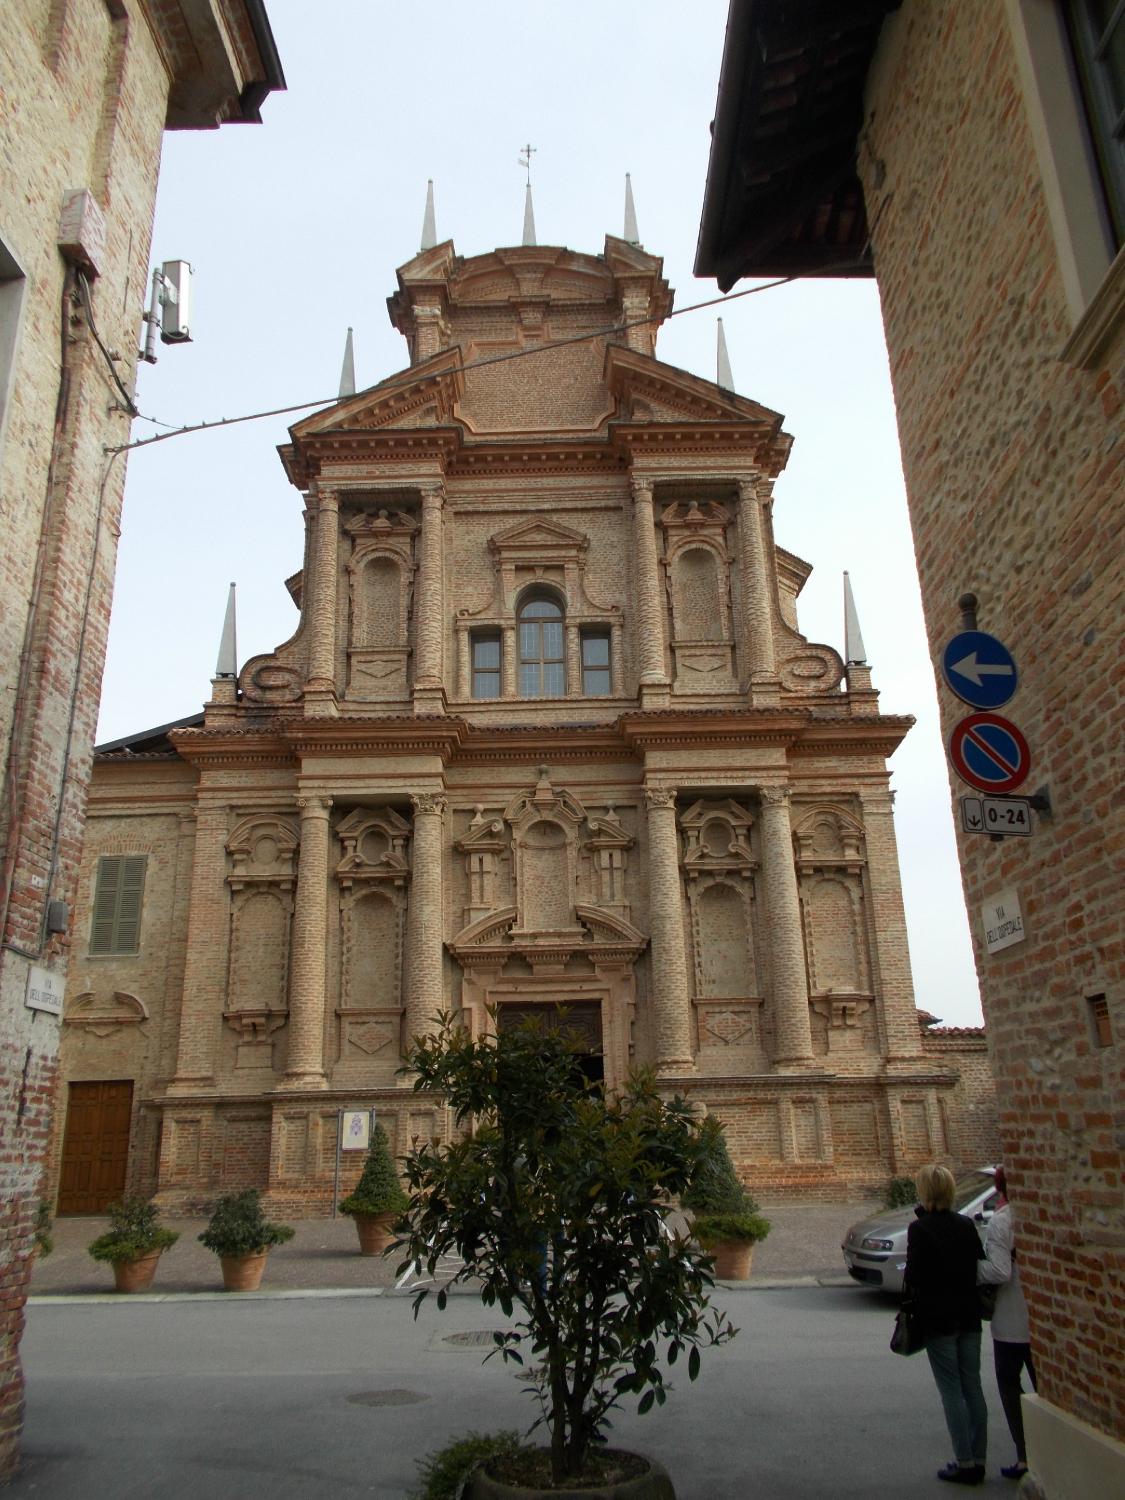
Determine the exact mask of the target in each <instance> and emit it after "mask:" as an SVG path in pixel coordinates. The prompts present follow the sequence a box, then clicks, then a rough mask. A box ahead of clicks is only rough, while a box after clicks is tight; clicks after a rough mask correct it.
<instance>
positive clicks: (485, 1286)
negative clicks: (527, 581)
mask: <svg viewBox="0 0 1125 1500" xmlns="http://www.w3.org/2000/svg"><path fill="white" fill-rule="evenodd" d="M494 1019H495V1018H494ZM576 1050H577V1044H576V1043H575V1042H574V1040H573V1039H572V1038H571V1037H570V1036H568V1035H565V1034H564V1033H562V1032H561V1031H559V1030H557V1029H554V1030H546V1031H545V1030H543V1029H540V1028H539V1027H537V1026H535V1025H533V1024H530V1023H527V1024H524V1025H523V1026H519V1027H516V1028H513V1029H511V1030H508V1029H505V1030H503V1031H499V1033H498V1034H496V1035H489V1036H484V1037H480V1038H478V1039H475V1040H474V1039H473V1038H472V1037H470V1036H469V1035H468V1034H467V1033H466V1032H464V1031H462V1030H460V1029H459V1028H458V1027H456V1026H455V1025H454V1023H453V1020H452V1018H451V1017H449V1016H443V1017H442V1018H441V1024H440V1029H439V1030H438V1032H437V1033H436V1034H434V1035H432V1036H429V1037H423V1038H416V1039H415V1042H414V1045H413V1047H412V1048H411V1050H410V1053H409V1055H408V1059H407V1067H408V1069H409V1070H410V1071H411V1072H412V1073H413V1074H414V1075H415V1076H414V1088H415V1089H416V1090H419V1091H421V1090H426V1091H432V1092H433V1093H434V1094H435V1095H441V1096H442V1097H443V1098H444V1100H445V1101H446V1102H447V1104H448V1105H449V1106H450V1107H451V1109H452V1111H453V1114H454V1117H455V1119H456V1121H457V1123H458V1125H459V1126H460V1127H462V1128H463V1129H464V1130H465V1134H463V1135H461V1136H459V1137H457V1138H455V1139H453V1140H452V1141H450V1142H449V1143H448V1144H445V1145H441V1144H437V1143H429V1144H418V1145H416V1146H415V1148H414V1150H413V1151H411V1153H410V1155H409V1156H407V1157H406V1158H405V1167H406V1177H407V1182H408V1186H409V1190H410V1203H409V1207H408V1209H407V1212H406V1215H405V1218H404V1239H403V1241H402V1242H401V1243H402V1244H403V1245H404V1246H405V1248H406V1251H407V1259H406V1261H405V1262H404V1263H403V1265H402V1267H401V1269H402V1270H405V1269H406V1268H407V1267H408V1266H411V1265H413V1266H415V1267H416V1268H419V1269H420V1268H421V1267H422V1266H425V1267H426V1269H427V1271H428V1273H429V1275H430V1276H431V1277H432V1276H433V1275H434V1274H435V1272H436V1269H437V1265H438V1262H439V1260H440V1259H441V1258H442V1257H443V1256H446V1255H453V1256H455V1257H456V1258H457V1259H459V1260H460V1261H461V1267H460V1269H459V1270H458V1271H457V1273H456V1274H455V1275H454V1276H453V1277H452V1278H451V1281H450V1282H449V1283H447V1284H446V1286H444V1287H442V1288H441V1290H439V1291H438V1292H437V1304H438V1307H439V1308H443V1307H444V1306H445V1305H446V1300H447V1295H448V1290H449V1286H450V1285H456V1284H458V1283H471V1284H476V1285H479V1290H480V1296H481V1300H482V1302H483V1303H484V1304H485V1305H486V1306H489V1307H491V1306H495V1305H498V1306H499V1307H500V1309H501V1311H502V1312H503V1313H504V1315H505V1317H506V1318H508V1319H511V1320H512V1325H511V1326H510V1327H509V1328H507V1329H505V1330H504V1331H500V1332H496V1333H494V1335H493V1338H494V1347H493V1349H491V1350H490V1351H489V1355H486V1358H489V1357H491V1356H492V1355H499V1356H500V1357H501V1358H502V1359H504V1360H505V1361H511V1362H512V1363H513V1364H515V1365H517V1366H520V1367H521V1368H523V1369H524V1381H525V1384H526V1386H527V1388H528V1390H529V1392H530V1394H531V1395H532V1396H533V1397H534V1398H535V1400H536V1401H537V1403H538V1405H539V1412H540V1415H539V1417H538V1420H537V1421H536V1422H535V1423H534V1424H533V1427H539V1426H542V1427H544V1428H545V1429H546V1432H547V1435H548V1437H549V1446H548V1447H546V1448H534V1449H531V1450H526V1449H525V1450H521V1451H520V1452H518V1453H511V1454H506V1455H494V1456H492V1457H489V1458H486V1459H485V1460H484V1461H483V1463H481V1464H480V1465H479V1466H478V1467H477V1468H476V1469H475V1470H474V1473H473V1477H472V1479H471V1481H470V1484H469V1488H468V1489H467V1490H466V1494H467V1495H469V1496H472V1497H477V1500H481V1497H495V1496H505V1495H513V1494H515V1495H519V1496H521V1497H528V1496H532V1495H537V1494H540V1493H542V1494H554V1493H556V1491H557V1489H558V1487H559V1486H569V1485H573V1486H575V1487H578V1486H583V1488H582V1493H583V1494H584V1495H585V1494H587V1493H588V1494H589V1495H590V1496H591V1497H602V1496H613V1497H615V1500H625V1497H627V1496H628V1497H636V1500H642V1497H647V1500H669V1497H674V1491H673V1489H672V1485H671V1481H670V1479H669V1478H668V1475H667V1474H666V1472H665V1471H664V1470H663V1469H662V1468H661V1467H660V1466H659V1465H658V1464H655V1463H652V1462H650V1461H649V1460H647V1459H644V1458H641V1457H639V1456H637V1455H635V1454H626V1453H622V1452H620V1451H615V1450H612V1449H608V1448H606V1447H605V1446H604V1444H605V1441H606V1434H607V1429H608V1428H609V1426H610V1418H611V1413H612V1412H613V1411H614V1410H615V1409H617V1408H619V1407H620V1406H621V1404H622V1403H623V1402H624V1401H625V1400H626V1399H629V1398H634V1397H635V1398H636V1399H637V1402H638V1410H639V1411H641V1412H646V1411H648V1410H649V1409H650V1408H651V1407H652V1406H653V1405H654V1404H660V1405H662V1404H663V1402H664V1400H665V1397H666V1394H667V1389H668V1388H667V1386H666V1385H665V1381H664V1374H663V1370H662V1368H661V1365H662V1354H663V1355H665V1356H666V1359H667V1362H668V1363H669V1364H671V1363H673V1362H674V1361H675V1360H676V1359H677V1358H678V1357H679V1356H680V1355H684V1356H685V1363H686V1365H687V1373H688V1376H689V1378H690V1379H692V1380H694V1379H695V1377H696V1375H697V1374H698V1371H699V1364H700V1350H701V1348H705V1347H708V1346H711V1345H717V1344H722V1343H725V1342H726V1341H727V1340H728V1339H730V1338H732V1337H733V1336H734V1333H735V1331H736V1330H735V1329H734V1328H733V1327H732V1326H731V1324H730V1322H729V1321H728V1320H727V1319H726V1318H724V1317H722V1316H720V1315H719V1314H717V1313H715V1312H714V1311H712V1310H709V1303H708V1292H709V1290H710V1288H711V1286H712V1278H711V1275H710V1269H709V1261H708V1258H707V1257H706V1256H705V1255H704V1254H703V1253H702V1252H701V1251H700V1250H699V1249H698V1248H697V1247H696V1246H695V1245H694V1244H693V1243H692V1241H691V1240H690V1239H689V1238H688V1237H687V1236H686V1235H675V1234H671V1235H670V1234H668V1233H666V1232H665V1231H664V1227H663V1218H664V1213H665V1211H666V1210H667V1208H668V1207H669V1199H670V1197H671V1195H673V1194H677V1193H682V1192H683V1191H684V1190H685V1189H686V1188H687V1186H688V1183H689V1182H690V1181H691V1178H692V1174H693V1172H694V1171H695V1170H696V1168H697V1166H698V1164H699V1158H700V1151H701V1130H700V1125H699V1122H698V1121H697V1120H696V1119H695V1118H694V1116H693V1115H692V1113H691V1111H690V1110H689V1109H688V1107H687V1105H686V1104H685V1103H684V1101H683V1100H681V1099H679V1098H676V1099H673V1100H671V1101H670V1102H667V1101H665V1100H663V1099H662V1098H661V1097H660V1095H659V1094H658V1093H657V1091H656V1086H655V1082H654V1080H653V1078H652V1076H651V1074H647V1073H638V1074H635V1075H633V1076H632V1077H631V1078H630V1079H629V1080H628V1082H627V1083H626V1084H625V1086H624V1087H623V1089H622V1090H621V1092H620V1093H619V1094H618V1095H616V1096H615V1097H609V1096H607V1095H606V1094H605V1093H604V1092H603V1091H602V1090H601V1088H600V1087H598V1086H597V1085H594V1084H590V1083H588V1082H587V1081H586V1080H585V1079H584V1078H583V1076H582V1073H581V1070H580V1067H579V1065H578V1063H577V1059H576ZM429 1290H430V1289H429V1288H423V1290H422V1291H420V1292H419V1293H418V1295H417V1297H416V1298H415V1301H414V1310H415V1315H417V1312H418V1308H419V1307H420V1305H421V1303H422V1301H423V1299H424V1298H425V1297H426V1296H427V1295H428V1292H429ZM658 1341H659V1343H660V1344H661V1345H662V1346H663V1350H661V1349H659V1348H658ZM525 1358H526V1359H527V1361H528V1363H527V1365H526V1366H525V1364H524V1361H525ZM567 1493H570V1489H569V1488H568V1489H567Z"/></svg>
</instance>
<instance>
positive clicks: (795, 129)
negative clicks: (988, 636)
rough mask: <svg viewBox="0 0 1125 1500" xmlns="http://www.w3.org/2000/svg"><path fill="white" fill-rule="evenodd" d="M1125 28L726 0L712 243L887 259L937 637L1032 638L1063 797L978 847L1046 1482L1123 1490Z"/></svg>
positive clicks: (1013, 710)
mask: <svg viewBox="0 0 1125 1500" xmlns="http://www.w3.org/2000/svg"><path fill="white" fill-rule="evenodd" d="M884 17H886V19H885V20H884ZM1123 48H1125V10H1123V9H1122V7H1121V6H1119V5H1118V6H1113V5H1103V4H1098V3H1090V0H1004V3H1002V4H1001V3H999V0H905V3H902V4H901V5H899V4H895V3H893V0H877V3H871V4H841V5H834V6H827V5H823V4H819V3H816V0H808V3H805V4H801V3H797V4H794V3H786V4H781V3H778V0H735V3H734V4H732V6H731V12H730V21H729V26H728V32H727V43H726V52H725V56H724V62H723V72H722V79H721V83H720V91H719V103H718V107H717V110H716V120H715V125H714V147H713V150H712V158H711V165H710V168H709V174H708V183H707V194H706V204H705V208H704V216H703V224H702V228H701V235H700V254H699V259H698V261H697V266H696V269H697V271H699V272H700V273H701V274H707V275H714V276H716V277H717V278H718V279H719V282H720V285H722V286H723V287H727V286H730V285H731V284H733V282H734V281H735V280H737V279H738V278H739V277H740V276H761V275H777V274H786V273H796V274H809V275H831V274H836V273H843V274H857V273H862V272H864V271H866V272H867V273H870V272H871V270H872V269H873V270H874V272H875V274H876V275H877V276H878V281H879V290H880V295H881V299H882V305H883V315H884V322H885V327H886V335H887V345H888V349H889V352H890V361H891V374H892V379H893V383H894V391H895V400H896V404H897V408H898V421H899V432H900V437H901V442H902V455H903V465H904V469H905V474H906V483H907V493H908V498H909V503H910V513H911V519H912V522H913V527H914V536H915V544H916V548H917V556H918V569H919V576H920V579H921V586H922V599H923V605H924V608H925V613H926V621H927V629H928V633H929V638H930V641H931V645H932V647H933V654H934V660H935V663H937V662H940V660H941V654H942V652H943V650H944V647H945V644H946V642H947V641H948V640H949V639H950V637H951V636H953V635H954V634H955V633H956V632H957V631H958V629H959V628H960V623H961V615H960V611H959V606H958V600H959V596H961V595H962V594H963V593H967V592H968V593H972V594H974V595H975V596H976V599H977V621H978V624H979V627H980V628H981V629H982V630H984V631H989V632H991V633H992V634H994V635H995V636H998V637H999V638H1000V639H1001V640H1002V641H1003V642H1005V643H1006V645H1007V646H1008V647H1009V648H1010V649H1011V650H1012V651H1013V652H1014V653H1015V657H1016V662H1017V665H1018V668H1019V673H1020V680H1019V687H1018V691H1017V692H1016V693H1015V696H1014V697H1013V698H1012V701H1011V703H1010V704H1008V705H1005V707H1004V708H1003V713H1004V714H1005V715H1008V716H1009V717H1010V718H1011V720H1012V721H1013V722H1014V723H1015V724H1016V725H1017V727H1018V728H1019V729H1021V730H1022V731H1023V733H1024V735H1025V736H1026V739H1027V741H1028V744H1029V747H1030V752H1031V775H1030V777H1029V779H1028V781H1027V782H1026V784H1025V785H1024V787H1022V788H1021V789H1020V790H1021V791H1027V792H1032V791H1038V790H1039V789H1040V788H1042V789H1044V791H1045V794H1046V797H1047V798H1048V800H1049V809H1048V810H1046V811H1044V812H1043V813H1041V814H1039V813H1037V814H1035V815H1034V824H1035V826H1034V831H1033V834H1032V837H1030V838H1026V839H1011V840H1005V841H1002V842H996V843H993V842H991V841H989V840H988V839H987V838H982V837H980V836H979V835H974V834H971V833H968V832H965V831H962V832H961V833H960V855H961V865H962V872H963V878H964V886H965V896H966V901H967V904H968V909H969V914H970V918H971V925H972V928H973V932H974V942H975V945H976V954H977V967H978V973H979V976H980V985H981V996H982V1001H983V1005H984V1013H985V1019H986V1022H987V1026H988V1038H989V1051H990V1055H991V1060H992V1065H993V1072H994V1074H995V1078H996V1087H997V1098H998V1105H999V1116H1000V1130H1001V1137H1002V1141H1003V1148H1004V1153H1005V1160H1006V1161H1007V1163H1008V1168H1009V1171H1008V1177H1009V1182H1010V1184H1011V1186H1012V1190H1013V1200H1014V1202H1015V1205H1016V1213H1017V1216H1018V1225H1019V1229H1018V1239H1019V1256H1020V1274H1021V1280H1022V1282H1023V1285H1024V1287H1025V1289H1026V1292H1027V1297H1028V1302H1029V1305H1030V1310H1031V1331H1032V1341H1033V1345H1034V1350H1035V1359H1036V1364H1037V1367H1038V1370H1039V1374H1040V1387H1039V1392H1038V1395H1037V1396H1034V1397H1027V1398H1025V1403H1024V1405H1025V1412H1026V1422H1027V1429H1028V1449H1029V1460H1030V1463H1031V1467H1032V1470H1033V1475H1034V1481H1035V1483H1036V1485H1037V1486H1038V1489H1039V1490H1040V1491H1041V1492H1042V1493H1045V1494H1046V1495H1048V1496H1049V1497H1051V1500H1064V1497H1070V1496H1074V1497H1078V1496H1087V1495H1108V1494H1119V1493H1121V1492H1122V1490H1123V1489H1125V1446H1123V1445H1122V1443H1121V1441H1120V1439H1121V1437H1122V1434H1123V1432H1125V1343H1123V1339H1122V1319H1121V1309H1122V1298H1123V1290H1122V1281H1123V1277H1122V1272H1123V1270H1125V1179H1123V1166H1125V1162H1123V1159H1122V1146H1123V1138H1122V1134H1121V1108H1122V1083H1123V1074H1122V1055H1123V1048H1122V1033H1123V1029H1125V1016H1123V1013H1122V980H1123V972H1122V952H1123V948H1122V850H1123V848H1125V834H1123V830H1122V808H1121V795H1120V752H1121V723H1122V701H1121V682H1122V675H1121V667H1120V635H1121V630H1120V622H1121V615H1122V605H1123V602H1125V601H1123V597H1122V596H1123V588H1122V582H1123V549H1122V546H1121V541H1120V530H1121V520H1122V494H1123V491H1125V464H1123V460H1122V455H1123V451H1125V445H1123V443H1122V421H1121V411H1122V391H1123V379H1125V143H1123V141H1122V135H1121V119H1122V110H1123V108H1125V95H1123V92H1122V87H1123V85H1122V76H1123V75H1122V72H1121V57H1122V49H1123ZM938 690H939V696H940V700H941V709H942V717H943V723H944V728H945V731H946V733H947V734H948V733H949V732H951V731H952V730H953V728H954V725H955V724H956V723H957V722H958V721H959V720H960V719H962V718H963V717H964V716H965V715H966V713H968V712H969V709H968V708H967V707H966V706H965V704H963V703H959V702H958V701H957V699H956V698H955V697H954V695H953V694H952V693H951V692H950V691H949V689H948V687H947V686H946V684H945V682H944V680H942V678H941V677H940V676H939V679H938ZM952 779H953V788H954V792H955V794H957V795H960V794H961V793H963V792H965V791H967V790H968V788H967V787H965V786H964V785H963V784H962V783H961V782H960V781H958V780H957V779H956V778H952ZM998 901H1000V902H1004V903H1005V904H1006V906H1007V907H1009V908H1010V907H1012V906H1013V905H1014V906H1015V907H1016V908H1017V909H1018V911H1019V913H1020V915H1021V917H1022V936H1021V937H1020V939H1019V940H1018V941H1015V942H1013V943H1011V944H1010V945H1009V946H1005V947H1002V948H998V949H994V951H989V947H988V945H987V944H986V940H985V921H984V913H985V911H986V910H987V909H989V908H992V909H994V908H995V905H996V903H997V902H998Z"/></svg>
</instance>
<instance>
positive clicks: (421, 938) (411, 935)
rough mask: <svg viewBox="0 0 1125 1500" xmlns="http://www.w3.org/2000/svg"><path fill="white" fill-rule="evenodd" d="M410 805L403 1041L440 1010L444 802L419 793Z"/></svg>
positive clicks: (421, 1031) (429, 1024)
mask: <svg viewBox="0 0 1125 1500" xmlns="http://www.w3.org/2000/svg"><path fill="white" fill-rule="evenodd" d="M411 802H412V803H413V805H414V846H413V856H412V867H411V876H410V903H409V906H408V907H407V913H406V1036H405V1039H404V1040H405V1042H406V1043H407V1045H409V1043H410V1041H411V1040H412V1039H413V1038H414V1037H416V1036H426V1035H428V1034H429V1033H430V1032H431V1031H432V1030H433V1029H434V1018H435V1017H436V1016H437V1014H438V1012H439V1011H441V1010H444V1009H445V985H444V982H443V965H442V952H443V950H442V921H443V910H442V859H443V852H444V851H443V848H442V842H443V840H442V826H443V825H442V815H443V814H444V812H445V798H444V797H443V796H442V795H441V794H440V793H438V792H420V793H419V794H418V795H417V796H415V797H412V798H411Z"/></svg>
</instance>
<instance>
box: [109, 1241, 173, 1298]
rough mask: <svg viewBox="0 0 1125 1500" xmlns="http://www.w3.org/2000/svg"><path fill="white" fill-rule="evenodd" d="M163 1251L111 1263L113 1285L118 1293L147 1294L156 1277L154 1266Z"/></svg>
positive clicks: (150, 1252)
mask: <svg viewBox="0 0 1125 1500" xmlns="http://www.w3.org/2000/svg"><path fill="white" fill-rule="evenodd" d="M162 1254H163V1251H160V1250H150V1251H149V1253H148V1254H147V1255H138V1256H137V1258H136V1260H115V1261H114V1262H113V1284H114V1287H115V1289H116V1290H117V1291H119V1292H147V1291H148V1289H149V1287H150V1286H151V1285H152V1278H153V1277H154V1276H155V1275H156V1265H157V1262H158V1261H159V1259H160V1257H161V1255H162Z"/></svg>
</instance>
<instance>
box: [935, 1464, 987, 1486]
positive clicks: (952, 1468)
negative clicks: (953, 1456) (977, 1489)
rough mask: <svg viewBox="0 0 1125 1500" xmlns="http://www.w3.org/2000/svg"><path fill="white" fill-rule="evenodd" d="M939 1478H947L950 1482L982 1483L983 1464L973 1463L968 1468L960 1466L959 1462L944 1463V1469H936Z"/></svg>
mask: <svg viewBox="0 0 1125 1500" xmlns="http://www.w3.org/2000/svg"><path fill="white" fill-rule="evenodd" d="M937 1477H938V1478H939V1479H947V1480H948V1481H949V1483H950V1484H983V1483H984V1465H983V1464H973V1465H972V1466H971V1467H970V1468H962V1467H961V1465H960V1464H957V1463H953V1464H946V1466H945V1468H944V1469H939V1470H938V1471H937Z"/></svg>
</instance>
